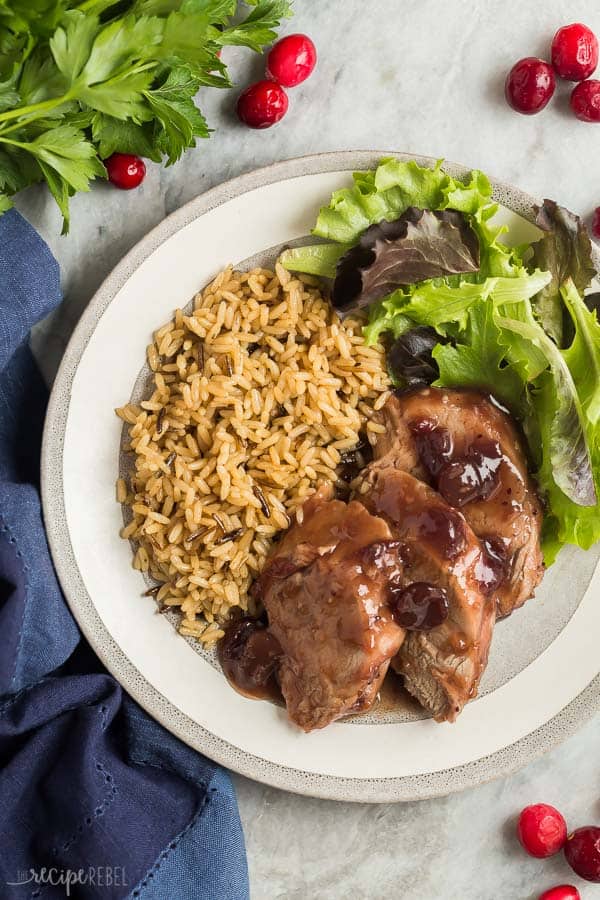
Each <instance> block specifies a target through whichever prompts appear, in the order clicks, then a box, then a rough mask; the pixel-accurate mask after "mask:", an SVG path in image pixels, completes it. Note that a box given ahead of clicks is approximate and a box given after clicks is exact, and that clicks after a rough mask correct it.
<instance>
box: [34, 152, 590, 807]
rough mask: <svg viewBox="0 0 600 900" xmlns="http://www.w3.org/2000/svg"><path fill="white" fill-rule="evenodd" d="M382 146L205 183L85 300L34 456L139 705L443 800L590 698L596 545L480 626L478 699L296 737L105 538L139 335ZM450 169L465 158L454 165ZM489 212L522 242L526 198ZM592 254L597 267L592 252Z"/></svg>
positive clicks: (261, 773)
mask: <svg viewBox="0 0 600 900" xmlns="http://www.w3.org/2000/svg"><path fill="white" fill-rule="evenodd" d="M391 155H394V156H398V157H399V158H401V159H417V161H418V162H419V163H421V164H422V165H432V164H433V160H430V159H427V158H420V157H413V156H408V155H404V154H391V153H385V152H380V153H376V152H367V151H364V152H363V151H361V152H344V153H328V154H322V155H318V156H309V157H303V158H301V159H295V160H290V161H288V162H282V163H277V164H276V165H273V166H270V167H268V168H266V169H261V170H259V171H256V172H252V173H250V174H248V175H244V176H242V177H241V178H237V179H235V180H233V181H230V182H227V183H226V184H223V185H220V186H219V187H216V188H214V189H213V190H211V191H209V192H208V193H206V194H204V195H202V196H201V197H198V198H197V199H196V200H193V201H192V202H191V203H189V204H187V205H186V206H184V207H183V208H182V209H180V210H179V211H178V212H176V213H174V214H173V215H172V216H170V217H169V218H168V219H166V220H165V221H164V222H163V223H162V224H161V225H160V226H158V227H157V228H155V229H154V230H153V231H152V232H150V234H149V235H148V236H147V237H145V238H144V239H143V240H142V241H141V242H140V243H139V244H138V245H137V246H136V247H134V249H133V250H132V251H131V252H130V253H128V255H127V256H126V257H125V258H124V259H123V260H122V262H121V263H120V264H119V265H118V266H117V268H116V269H115V270H114V271H113V273H112V274H111V275H110V276H109V277H108V278H107V280H106V281H105V282H104V284H103V285H102V287H101V288H100V290H99V291H98V293H97V294H96V295H95V297H94V298H93V300H92V302H91V303H90V305H89V306H88V308H87V310H86V312H85V314H84V316H83V317H82V319H81V321H80V323H79V325H78V327H77V329H76V331H75V333H74V335H73V338H72V339H71V342H70V344H69V346H68V348H67V351H66V353H65V357H64V360H63V363H62V366H61V368H60V371H59V374H58V377H57V379H56V383H55V387H54V391H53V393H52V398H51V401H50V406H49V409H48V416H47V421H46V429H45V436H44V448H43V458H42V479H43V485H42V488H43V502H44V511H45V519H46V525H47V530H48V536H49V541H50V546H51V549H52V554H53V557H54V562H55V565H56V569H57V571H58V575H59V578H60V581H61V584H62V586H63V589H64V592H65V595H66V597H67V600H68V602H69V604H70V606H71V609H72V611H73V614H74V615H75V617H76V619H77V621H78V623H79V625H80V627H81V629H82V631H83V633H84V634H85V636H86V637H87V639H88V640H89V642H90V644H91V645H92V647H93V648H94V649H95V651H96V652H97V654H98V656H99V657H100V658H101V659H102V661H103V662H104V664H105V665H106V666H107V668H108V669H109V670H110V671H111V672H112V673H113V674H114V676H115V677H116V678H117V679H118V680H119V681H120V682H121V684H122V685H123V686H124V688H125V689H126V690H127V691H128V692H129V693H130V694H131V696H132V697H134V698H135V699H136V700H137V701H138V702H139V703H140V704H141V705H142V706H143V707H144V708H145V709H146V710H147V711H148V712H149V713H150V714H151V715H153V716H154V717H155V718H156V719H157V720H158V721H160V722H161V723H162V724H163V725H164V726H165V727H166V728H168V729H169V730H170V731H172V732H173V733H174V734H176V735H177V736H178V737H180V738H181V739H182V740H184V741H186V742H187V743H188V744H190V745H191V746H192V747H195V748H196V749H197V750H199V751H200V752H202V753H204V754H206V755H207V756H209V757H212V758H213V759H215V760H217V761H219V762H221V763H222V764H223V765H225V766H227V767H228V768H230V769H233V770H234V771H237V772H240V773H241V774H243V775H246V776H248V777H249V778H254V779H257V780H259V781H264V782H266V783H268V784H271V785H274V786H276V787H280V788H285V789H287V790H290V791H296V792H298V793H303V794H309V795H313V796H318V797H325V798H331V799H336V800H360V801H371V802H382V801H392V800H415V799H421V798H426V797H432V796H438V795H442V794H448V793H451V792H453V791H457V790H461V789H463V788H466V787H470V786H474V785H476V784H480V783H482V782H484V781H487V780H489V779H491V778H496V777H499V776H501V775H506V774H508V773H509V772H511V771H513V770H515V769H517V768H518V767H520V766H522V765H525V764H526V763H527V762H529V761H530V760H532V759H534V758H535V757H536V756H538V755H540V754H541V753H543V752H545V751H546V750H548V749H549V748H551V747H552V746H554V745H555V744H557V743H558V742H559V741H561V740H563V739H564V738H565V737H567V736H568V735H569V734H571V733H572V732H573V731H575V729H576V728H578V727H579V726H580V725H582V724H583V723H584V722H585V721H586V720H587V719H588V718H589V717H590V716H591V715H592V714H593V713H594V712H595V711H597V710H598V708H599V707H600V656H599V655H598V652H597V635H598V634H599V633H600V603H599V602H598V599H599V597H600V566H598V561H599V559H600V549H594V550H592V551H589V552H587V553H583V552H582V551H579V550H577V549H575V548H567V549H566V550H565V551H563V553H562V554H561V556H560V557H559V560H558V562H557V563H556V565H555V566H554V567H553V568H552V569H551V570H550V571H549V572H548V573H547V574H546V577H545V579H544V583H543V585H542V587H541V589H540V590H539V592H538V596H537V597H536V599H535V600H534V601H531V602H530V603H529V604H527V605H526V606H525V607H524V609H523V610H521V611H519V612H518V613H516V614H515V615H514V616H513V617H512V618H511V619H509V620H508V621H506V622H502V623H500V624H499V625H498V627H497V628H496V634H495V636H494V642H493V646H492V653H491V658H490V664H489V667H488V670H487V672H486V675H485V678H484V681H483V683H482V686H481V692H480V696H479V698H478V699H477V700H476V701H475V702H473V703H471V704H470V705H469V706H468V707H467V708H466V709H465V711H464V713H463V714H462V716H461V717H460V719H459V721H458V722H457V723H456V724H454V725H437V724H435V723H433V722H432V721H431V720H429V719H427V718H423V717H422V716H420V715H419V714H415V713H414V711H411V708H410V707H407V708H406V709H403V710H400V711H398V710H397V709H380V710H375V712H374V713H373V714H372V715H370V716H369V717H368V718H364V717H363V718H356V719H353V720H350V721H347V722H339V723H335V724H334V725H332V726H330V727H329V728H327V729H325V730H324V731H322V732H318V733H314V734H310V735H304V734H302V733H300V732H299V731H298V730H297V729H295V728H294V727H293V726H291V725H290V724H289V723H288V722H287V719H286V716H285V713H284V711H283V710H281V709H279V708H278V707H275V706H273V705H271V704H268V703H257V702H254V701H251V700H246V699H245V698H243V697H241V696H239V695H238V694H236V693H235V692H234V691H233V690H232V689H231V688H230V687H229V686H228V684H227V682H226V681H225V679H224V678H223V676H222V674H221V673H220V672H219V671H218V669H217V668H215V666H214V664H213V661H212V660H211V659H210V657H209V656H208V655H206V654H203V653H200V652H198V650H197V647H196V646H195V645H194V643H193V642H190V641H186V640H184V639H182V638H181V637H180V636H179V635H178V634H177V633H176V631H175V628H174V627H173V624H172V622H170V621H169V620H168V619H167V618H166V617H164V616H160V615H157V614H156V613H155V607H154V605H153V603H152V602H151V601H150V600H149V599H148V598H143V597H142V596H141V593H142V591H143V589H144V585H143V582H142V580H141V576H140V574H139V573H138V572H135V571H133V570H132V568H131V552H130V547H129V545H128V543H127V542H125V541H122V540H121V539H120V538H119V536H118V532H119V528H120V527H121V524H122V518H121V510H120V508H119V506H118V505H117V504H116V502H115V496H114V482H115V477H116V474H117V471H118V468H119V465H120V461H119V455H120V438H121V427H120V423H119V421H118V419H117V418H116V416H115V415H114V412H113V410H114V407H116V406H119V405H122V403H123V402H124V401H125V400H126V399H127V398H128V397H129V396H131V395H132V391H134V386H135V385H136V384H137V385H138V387H139V385H140V384H142V383H143V381H144V369H143V361H144V357H145V348H146V345H147V344H148V342H149V339H150V335H151V333H152V331H154V330H155V329H156V328H157V327H158V326H159V325H160V324H162V323H163V322H165V321H166V320H167V319H168V318H169V317H170V316H171V314H172V311H173V309H174V308H175V307H176V306H181V307H183V306H185V305H186V304H187V303H188V302H189V300H190V299H191V298H192V296H193V295H194V294H195V293H196V292H197V291H198V289H199V288H201V287H202V286H204V285H205V284H206V283H207V282H208V281H209V280H210V279H211V278H212V277H213V276H214V275H215V274H216V272H217V271H219V270H220V269H221V268H222V267H223V266H224V265H226V264H227V263H229V262H231V261H233V262H234V263H235V264H237V265H241V264H244V263H247V262H249V261H254V260H255V259H257V260H261V261H263V260H269V261H271V260H272V259H273V257H274V256H275V255H276V251H277V248H278V247H280V246H281V244H282V243H290V242H292V241H298V240H301V239H302V238H304V237H305V236H306V235H307V234H308V233H309V230H310V228H311V227H312V225H313V223H314V221H315V217H316V213H317V210H318V208H319V206H321V205H322V204H323V203H324V202H326V200H327V198H328V197H329V195H330V193H331V192H332V191H333V190H336V189H338V188H340V187H343V186H344V185H346V184H348V183H349V179H350V173H351V172H352V171H354V170H357V169H367V168H372V167H373V166H374V165H376V163H377V162H378V161H379V159H381V158H382V157H385V156H391ZM445 168H446V169H447V170H448V171H449V172H450V173H451V174H453V175H461V174H464V173H466V172H467V171H468V170H467V169H465V168H464V167H462V166H459V165H455V164H447V165H446V166H445ZM494 195H495V199H496V200H497V201H498V202H499V203H500V204H501V209H500V211H499V214H498V215H499V218H500V219H501V220H502V221H504V222H505V223H506V224H507V225H508V226H509V236H510V239H511V240H514V241H516V242H519V241H522V240H527V239H531V238H532V236H533V235H534V234H535V231H536V229H535V227H534V226H533V225H532V224H531V218H532V213H531V209H532V204H533V202H534V199H533V198H532V197H529V196H527V195H526V194H524V193H523V192H521V191H519V190H518V189H516V188H513V187H510V186H508V185H504V184H501V183H499V182H495V183H494ZM596 265H597V266H598V267H599V268H600V254H598V255H597V258H596Z"/></svg>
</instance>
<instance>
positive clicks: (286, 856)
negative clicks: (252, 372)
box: [19, 0, 600, 900]
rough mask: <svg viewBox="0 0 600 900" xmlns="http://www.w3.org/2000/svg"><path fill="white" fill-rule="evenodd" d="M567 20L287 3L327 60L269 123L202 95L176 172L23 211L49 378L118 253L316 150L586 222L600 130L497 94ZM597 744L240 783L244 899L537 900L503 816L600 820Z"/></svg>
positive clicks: (595, 184) (595, 189)
mask: <svg viewBox="0 0 600 900" xmlns="http://www.w3.org/2000/svg"><path fill="white" fill-rule="evenodd" d="M574 20H582V21H585V22H586V23H587V24H589V25H590V26H592V27H594V28H595V29H596V31H597V32H598V33H600V7H599V6H598V3H597V0H577V2H567V0H546V2H544V3H543V4H542V3H535V4H534V3H523V2H522V0H485V2H474V0H469V2H466V0H376V2H371V3H365V2H364V0H296V16H295V19H294V20H293V21H292V22H291V23H288V24H287V26H286V28H287V30H298V31H307V32H308V33H310V34H311V35H312V37H313V38H314V40H315V42H316V44H317V46H318V50H319V53H320V62H319V67H318V70H317V73H316V74H315V76H313V78H312V79H311V80H309V81H308V82H307V83H306V84H305V85H303V86H301V87H299V88H296V89H295V90H293V91H292V92H290V99H291V109H290V112H289V114H288V116H287V118H286V119H285V120H284V121H283V123H282V124H281V125H280V126H279V127H277V128H275V129H272V130H271V131H266V132H251V131H248V130H246V129H245V128H243V127H242V126H241V125H239V124H238V123H237V121H236V120H235V118H234V116H233V113H232V109H233V105H234V98H235V94H234V92H222V93H218V92H215V91H213V92H210V91H207V92H205V93H206V96H205V97H202V100H201V102H202V107H203V109H204V111H205V113H206V114H207V115H208V117H209V120H210V123H211V125H212V127H213V128H214V129H215V134H214V135H213V137H212V139H211V140H210V142H205V143H203V144H202V145H201V146H200V147H199V148H198V149H197V150H196V151H194V152H191V153H189V154H188V155H187V156H186V157H185V159H184V160H182V161H181V162H180V163H178V164H177V165H176V166H175V167H173V168H171V169H166V170H165V169H161V168H160V167H158V166H155V165H152V164H150V167H149V174H148V177H147V179H146V181H145V183H144V185H143V186H142V188H141V189H139V190H138V191H132V192H130V193H122V192H119V191H116V190H113V189H112V188H110V186H106V185H98V186H97V187H95V188H94V190H93V191H92V193H91V194H90V195H84V196H79V197H77V198H76V199H75V200H74V202H73V217H72V229H71V234H70V235H69V236H68V237H67V238H61V237H60V223H59V216H58V213H57V211H56V209H55V208H54V206H53V204H52V202H51V200H50V198H49V197H48V195H47V194H46V192H45V191H44V190H41V189H40V190H38V189H35V190H32V191H31V192H29V193H28V194H27V195H26V196H24V197H22V198H21V199H20V202H19V207H20V208H21V210H22V211H23V212H24V213H25V215H26V216H27V217H28V218H29V219H30V220H31V222H32V223H33V224H34V225H35V226H36V227H37V228H38V229H39V230H40V231H41V232H42V234H43V235H44V236H45V237H46V239H47V240H48V241H49V243H50V245H51V247H52V249H53V251H54V252H55V254H56V256H57V257H58V259H59V261H60V263H61V266H62V272H63V283H64V293H65V300H64V303H63V305H62V307H61V308H60V310H59V311H58V313H56V314H55V315H54V317H53V318H52V320H51V321H50V322H46V323H44V324H43V325H42V326H41V327H39V328H38V329H37V330H36V333H35V336H34V348H35V351H36V353H37V355H38V358H39V359H40V362H41V363H42V366H43V368H44V371H45V372H46V374H47V376H48V378H51V377H52V374H53V372H54V371H55V368H56V365H57V363H58V360H59V359H60V355H61V353H62V350H63V349H64V346H65V342H66V340H67V339H68V335H69V333H70V330H71V329H72V327H73V325H74V324H75V322H76V321H77V318H78V316H79V315H80V313H81V311H82V310H83V309H84V308H85V306H86V304H87V303H88V301H89V300H90V298H91V296H92V295H93V293H94V291H95V290H96V288H97V286H98V285H99V284H100V282H101V281H102V279H103V278H104V277H105V276H106V275H107V274H108V272H109V271H110V270H111V268H112V267H113V266H114V265H115V263H116V262H117V261H118V260H119V259H120V258H121V256H122V255H123V254H124V253H125V252H126V251H127V250H128V249H129V248H130V247H131V246H132V245H133V244H134V243H135V242H136V241H137V240H138V239H139V238H141V237H142V236H143V235H144V234H145V233H146V232H147V231H148V230H149V229H150V228H151V227H152V226H154V225H155V224H156V223H158V222H159V221H161V219H163V217H164V216H165V215H166V214H168V213H169V212H171V211H172V210H174V209H176V208H177V207H179V206H180V205H181V204H182V203H185V202H186V201H187V200H190V199H191V198H192V197H195V196H196V195H197V194H198V193H201V192H202V191H204V190H206V189H207V188H209V187H211V186H212V185H215V184H218V183H219V182H221V181H223V180H224V179H227V178H230V177H233V176H235V175H238V174H241V173H242V172H245V171H248V170H250V169H252V168H254V167H256V166H260V165H265V164H268V163H270V162H273V161H276V160H280V159H285V158H289V157H292V156H298V155H302V154H305V153H314V152H318V151H323V150H334V149H382V150H385V149H390V150H391V149H394V150H406V151H410V152H415V153H419V154H429V155H432V156H445V157H447V158H448V159H453V160H456V161H459V162H464V163H465V164H467V165H471V166H479V167H481V168H483V169H484V170H485V171H487V172H488V173H490V174H492V175H494V176H496V177H498V178H501V179H503V180H506V181H512V182H514V183H516V184H518V185H520V186H521V187H522V188H524V189H525V190H527V191H530V192H531V193H533V194H536V195H538V196H551V197H553V198H556V199H557V200H559V201H561V202H562V203H564V204H566V205H568V206H570V207H571V208H573V209H575V210H577V211H579V212H580V213H582V214H585V215H588V214H590V213H591V211H592V209H593V208H594V207H595V206H597V205H598V204H600V168H599V167H598V158H599V153H600V127H598V128H595V127H594V126H590V125H584V124H582V123H580V122H577V121H576V120H575V119H574V118H572V117H571V116H570V115H569V113H568V102H567V98H568V92H567V91H566V90H561V91H560V92H559V96H558V97H557V98H556V100H555V102H554V103H553V104H552V106H551V107H550V108H549V109H547V110H546V111H545V112H544V113H542V114H541V115H539V116H537V117H532V118H526V117H523V116H518V115H516V114H514V113H513V112H511V111H510V110H509V109H508V108H507V107H506V105H505V103H504V100H503V96H502V83H503V79H504V75H505V72H506V70H507V69H508V68H509V67H510V66H511V65H512V63H513V62H514V61H516V60H517V59H518V58H520V57H521V56H526V55H538V54H544V53H545V52H547V47H548V44H549V41H550V39H551V36H552V34H553V32H554V30H555V29H556V28H557V27H559V26H560V25H561V24H564V23H566V22H570V21H574ZM227 58H228V61H231V64H232V70H233V74H234V76H235V77H236V79H237V80H238V81H239V82H240V83H241V84H245V83H248V81H249V80H250V78H251V77H255V76H257V75H258V74H259V71H260V68H261V62H260V61H259V60H256V59H254V58H253V57H252V56H251V55H250V54H247V53H245V52H243V51H233V50H231V51H228V52H227ZM233 255H235V254H233ZM565 665H568V661H565ZM599 748H600V720H599V719H596V720H595V721H593V722H592V723H591V724H589V725H588V726H587V727H586V728H585V729H583V730H582V731H581V732H580V733H579V734H578V735H577V736H576V737H573V738H572V739H571V740H570V741H568V742H567V743H566V744H565V745H564V746H562V747H561V748H559V749H557V750H554V751H553V752H551V753H549V754H548V755H547V756H546V757H545V758H543V759H541V760H540V761H539V762H537V763H535V764H533V765H531V766H529V767H528V768H527V769H525V770H524V771H522V772H521V773H519V774H518V775H515V776H513V777H511V778H508V779H505V780H503V781H499V782H495V783H492V784H490V785H486V786H483V787H480V788H478V789H476V790H471V791H468V792H466V793H464V794H461V795H458V796H454V797H450V798H446V799H440V800H432V801H427V802H424V803H419V804H410V805H404V806H403V805H391V804H390V805H378V806H362V805H352V804H336V803H333V802H326V801H318V800H311V799H305V798H301V797H296V796H293V795H289V794H285V793H283V792H279V791H276V790H271V789H269V788H265V787H262V786H261V785H258V784H253V783H251V782H248V781H246V780H243V779H236V783H237V786H238V796H239V801H240V808H241V813H242V819H243V822H244V827H245V831H246V839H247V844H248V855H249V865H250V873H251V882H252V889H253V897H254V900H271V898H273V900H274V898H285V900H305V898H306V900H308V898H313V897H315V898H319V900H329V898H331V900H338V898H350V897H351V898H353V900H358V898H369V900H371V898H387V897H389V896H394V897H397V898H407V900H408V898H410V900H459V898H460V900H496V898H500V897H502V898H506V900H533V898H535V897H536V896H537V894H538V893H539V892H541V890H543V889H545V888H547V887H549V886H551V885H552V884H556V883H560V882H564V881H568V880H569V870H568V868H567V867H566V865H565V864H564V863H562V862H561V860H560V859H558V860H551V861H549V862H545V863H543V862H538V861H534V860H530V859H528V858H527V857H525V855H524V854H523V853H522V852H520V851H519V849H518V847H517V844H516V841H515V838H514V834H513V832H514V828H513V819H514V816H515V814H516V813H517V811H518V810H519V809H520V808H521V807H522V806H523V805H525V804H526V803H529V802H536V801H540V800H544V801H546V802H550V803H556V804H557V805H558V806H560V807H561V808H562V809H563V811H564V812H565V814H566V815H567V817H568V820H569V822H570V823H572V824H573V825H577V824H584V823H588V822H591V821H596V823H598V822H599V821H600V770H599V768H598V758H599V755H600V754H599ZM575 882H576V883H577V879H575ZM579 886H580V889H581V891H582V896H583V898H584V900H593V898H594V897H599V898H600V886H594V885H585V884H583V883H579Z"/></svg>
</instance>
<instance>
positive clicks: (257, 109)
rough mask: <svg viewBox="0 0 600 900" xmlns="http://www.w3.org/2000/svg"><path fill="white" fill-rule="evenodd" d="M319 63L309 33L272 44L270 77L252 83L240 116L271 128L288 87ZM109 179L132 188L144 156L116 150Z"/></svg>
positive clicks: (283, 107)
mask: <svg viewBox="0 0 600 900" xmlns="http://www.w3.org/2000/svg"><path fill="white" fill-rule="evenodd" d="M316 64H317V50H316V48H315V45H314V44H313V42H312V41H311V39H310V38H309V37H308V35H306V34H288V35H287V37H284V38H282V39H281V40H280V41H277V43H276V44H274V45H273V46H272V47H271V50H270V51H269V55H268V56H267V68H266V72H265V74H266V78H264V79H263V80H262V81H257V82H256V84H251V85H250V87H248V88H246V90H245V91H243V92H242V93H241V94H240V96H239V98H238V102H237V114H238V116H239V118H240V119H241V120H242V122H244V123H245V124H246V125H248V126H249V127H250V128H270V127H271V125H275V124H276V122H279V120H280V119H283V117H284V116H285V114H286V112H287V109H288V105H289V101H288V96H287V94H286V92H285V91H284V88H291V87H296V85H297V84H302V82H303V81H306V79H307V78H308V76H309V75H310V74H311V72H312V71H313V69H314V67H315V66H316ZM104 164H105V166H106V171H107V173H108V180H109V181H110V182H111V183H112V184H114V185H115V187H118V188H121V190H123V191H129V190H131V189H132V188H136V187H138V185H140V184H141V183H142V181H143V180H144V178H145V177H146V166H145V163H144V160H143V159H140V157H139V156H133V155H132V154H130V153H113V155H112V156H110V157H109V158H108V159H106V160H105V161H104Z"/></svg>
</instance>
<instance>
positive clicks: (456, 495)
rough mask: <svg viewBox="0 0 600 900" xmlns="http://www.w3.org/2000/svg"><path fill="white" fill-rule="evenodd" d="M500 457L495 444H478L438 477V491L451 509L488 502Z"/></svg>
mask: <svg viewBox="0 0 600 900" xmlns="http://www.w3.org/2000/svg"><path fill="white" fill-rule="evenodd" d="M502 459H503V454H502V450H501V448H500V445H499V444H498V443H497V442H496V441H488V440H478V441H476V442H474V443H473V444H472V445H471V446H470V447H469V450H468V451H467V453H465V455H464V456H459V457H457V458H455V459H454V460H453V462H451V463H450V464H449V465H447V466H446V467H445V468H444V469H443V470H442V472H441V473H440V476H439V480H438V491H439V492H440V494H441V495H442V497H443V498H444V500H446V501H447V502H448V503H449V504H450V505H451V506H458V507H461V506H464V505H465V503H472V502H473V501H474V500H489V499H490V497H492V496H493V494H494V493H495V492H496V491H497V490H498V487H499V485H500V465H501V463H502Z"/></svg>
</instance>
